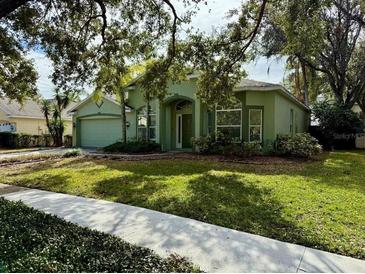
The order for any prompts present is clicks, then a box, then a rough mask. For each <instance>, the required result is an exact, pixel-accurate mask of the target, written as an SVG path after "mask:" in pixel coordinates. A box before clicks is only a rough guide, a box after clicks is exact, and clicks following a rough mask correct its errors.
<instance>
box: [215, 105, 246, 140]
mask: <svg viewBox="0 0 365 274" xmlns="http://www.w3.org/2000/svg"><path fill="white" fill-rule="evenodd" d="M241 121H242V104H241V102H240V101H239V100H238V99H235V100H233V101H232V102H231V103H230V104H229V106H228V107H222V106H217V108H216V130H217V132H220V133H222V134H223V135H225V136H227V137H230V138H232V139H233V140H234V141H240V140H241V139H242V136H241V132H242V122H241Z"/></svg>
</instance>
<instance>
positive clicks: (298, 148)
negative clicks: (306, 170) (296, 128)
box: [275, 133, 322, 158]
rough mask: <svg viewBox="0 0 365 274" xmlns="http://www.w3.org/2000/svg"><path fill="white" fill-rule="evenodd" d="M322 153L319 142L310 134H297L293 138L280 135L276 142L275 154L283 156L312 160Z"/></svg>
mask: <svg viewBox="0 0 365 274" xmlns="http://www.w3.org/2000/svg"><path fill="white" fill-rule="evenodd" d="M321 152H322V146H321V145H320V144H319V143H318V140H317V139H316V138H314V137H312V136H311V135H310V134H308V133H297V134H295V135H294V136H293V137H292V136H288V135H280V136H278V137H277V139H276V141H275V153H276V154H277V155H281V156H291V157H299V158H310V157H312V156H314V155H317V154H319V153H321Z"/></svg>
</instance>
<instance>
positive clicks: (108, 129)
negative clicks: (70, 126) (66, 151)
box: [80, 118, 122, 147]
mask: <svg viewBox="0 0 365 274" xmlns="http://www.w3.org/2000/svg"><path fill="white" fill-rule="evenodd" d="M80 132H81V146H82V147H105V146H108V145H111V144H113V143H115V142H117V141H118V140H120V138H121V132H122V129H121V122H120V119H112V118H108V119H85V120H81V130H80Z"/></svg>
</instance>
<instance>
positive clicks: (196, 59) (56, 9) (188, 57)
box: [0, 0, 267, 101]
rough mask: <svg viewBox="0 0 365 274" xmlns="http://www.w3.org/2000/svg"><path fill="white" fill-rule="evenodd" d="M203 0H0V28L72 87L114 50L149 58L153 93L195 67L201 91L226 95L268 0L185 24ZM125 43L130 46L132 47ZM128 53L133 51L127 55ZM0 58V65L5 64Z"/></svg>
mask: <svg viewBox="0 0 365 274" xmlns="http://www.w3.org/2000/svg"><path fill="white" fill-rule="evenodd" d="M204 4H207V1H203V0H193V1H188V0H180V1H177V2H176V1H175V2H171V1H169V0H141V1H130V0H78V1H69V0H60V1H53V0H42V1H11V0H2V1H0V10H1V13H0V20H1V21H0V28H1V31H2V32H3V33H4V34H3V37H4V38H2V39H5V38H6V39H10V41H11V43H9V48H11V49H14V50H17V52H18V53H19V54H18V59H21V60H24V62H26V58H25V54H24V51H25V50H27V49H28V48H32V47H36V48H38V49H40V50H42V51H44V52H45V54H46V55H47V56H48V57H49V58H50V59H51V61H52V62H53V66H54V73H53V75H52V80H53V82H54V84H55V85H56V86H57V87H58V88H62V89H65V90H66V89H70V88H71V89H75V88H79V87H80V86H83V85H85V84H90V83H93V82H94V80H95V77H96V75H97V73H98V71H99V70H100V69H101V68H102V67H103V66H104V65H105V64H107V63H108V60H110V56H111V55H112V54H113V55H115V56H118V57H121V59H122V61H121V62H122V63H124V64H126V65H130V63H133V62H135V61H136V60H137V61H138V60H142V59H144V60H148V59H153V60H154V61H153V62H152V63H151V64H150V65H149V68H148V70H147V71H146V73H145V75H144V77H143V78H142V79H141V81H142V83H144V85H145V86H146V85H147V84H148V86H149V87H150V88H152V89H155V91H153V92H152V93H153V94H154V95H159V94H158V92H157V89H159V90H160V91H161V90H162V91H163V90H164V87H166V85H167V81H168V80H169V79H171V78H179V77H176V75H178V74H179V73H180V72H181V71H183V70H184V69H185V68H186V66H189V67H191V68H193V69H196V70H200V71H202V72H203V73H202V75H201V77H200V80H199V92H198V93H199V95H200V96H201V97H202V98H205V99H206V100H210V101H212V100H214V101H217V100H220V99H221V98H222V97H227V96H230V95H231V93H232V92H231V91H232V89H233V86H234V84H235V83H236V82H237V81H238V79H239V78H240V77H241V76H242V75H244V72H243V69H242V64H243V62H244V61H246V60H247V55H246V52H247V50H248V48H249V47H250V45H251V43H252V42H253V40H254V38H255V36H256V34H257V33H258V32H259V29H260V24H261V21H262V18H263V17H264V13H265V9H266V4H267V0H250V1H248V2H247V3H244V4H242V5H241V6H240V7H237V9H236V10H234V11H232V16H235V18H237V20H235V21H234V22H231V23H230V24H229V25H228V26H225V27H224V28H222V29H220V30H217V32H216V33H214V35H211V36H206V35H203V34H202V33H199V32H196V31H191V30H190V28H189V26H188V23H189V22H190V20H191V18H192V16H194V14H195V12H196V11H197V9H198V8H199V7H200V6H201V5H204ZM182 30H183V31H184V35H183V36H184V37H183V39H182V38H181V36H182V35H180V34H181V32H182ZM126 46H128V47H130V48H132V49H133V53H132V54H131V51H130V50H125V47H126ZM0 53H1V54H4V56H6V55H7V54H6V53H5V52H4V51H2V52H0ZM131 56H132V57H131ZM134 57H138V58H137V59H135V60H131V59H133V58H134ZM11 60H12V62H13V64H16V63H19V62H17V61H15V59H14V58H12V59H11ZM0 61H1V62H2V63H1V65H0V68H1V69H2V70H4V68H5V67H8V66H9V65H8V64H5V63H4V62H3V61H2V60H0ZM27 62H28V63H27V64H28V65H29V68H32V66H31V63H30V62H29V61H27ZM33 71H34V69H33ZM2 73H3V72H2ZM28 76H30V75H28ZM33 78H34V79H27V81H22V82H23V83H24V85H28V90H32V91H33V93H34V91H35V85H34V82H35V79H36V74H35V73H34V77H33ZM0 86H1V87H0V93H2V94H6V95H8V96H9V95H10V96H11V95H12V94H14V93H18V94H21V93H20V91H19V90H13V91H9V90H8V89H7V88H6V87H5V86H4V84H3V83H2V82H1V83H0ZM32 88H33V89H32ZM25 95H28V94H25ZM29 95H30V94H29Z"/></svg>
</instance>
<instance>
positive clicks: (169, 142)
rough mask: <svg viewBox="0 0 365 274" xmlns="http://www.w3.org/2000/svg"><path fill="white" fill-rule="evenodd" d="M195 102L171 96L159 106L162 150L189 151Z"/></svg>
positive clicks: (193, 129) (193, 131)
mask: <svg viewBox="0 0 365 274" xmlns="http://www.w3.org/2000/svg"><path fill="white" fill-rule="evenodd" d="M194 119H195V102H194V100H192V99H190V98H188V97H185V96H172V97H170V98H168V99H167V100H166V101H164V103H163V104H162V105H161V112H160V121H161V125H162V126H161V131H160V133H161V138H160V140H161V144H162V148H163V149H164V150H191V149H192V147H193V146H192V138H193V137H194V136H195V120H194Z"/></svg>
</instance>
